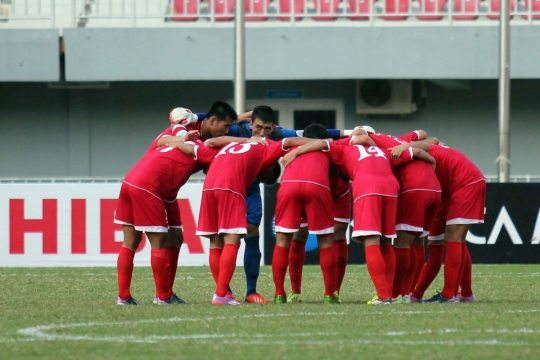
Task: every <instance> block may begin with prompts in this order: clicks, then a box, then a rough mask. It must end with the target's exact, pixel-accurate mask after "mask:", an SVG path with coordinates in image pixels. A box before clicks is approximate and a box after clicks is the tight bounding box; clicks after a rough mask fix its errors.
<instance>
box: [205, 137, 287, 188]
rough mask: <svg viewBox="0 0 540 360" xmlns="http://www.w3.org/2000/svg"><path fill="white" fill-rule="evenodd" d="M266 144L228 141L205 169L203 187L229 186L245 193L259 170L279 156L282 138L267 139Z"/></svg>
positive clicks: (281, 153) (282, 152)
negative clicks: (276, 139)
mask: <svg viewBox="0 0 540 360" xmlns="http://www.w3.org/2000/svg"><path fill="white" fill-rule="evenodd" d="M268 143H269V145H268V146H266V145H263V144H259V143H256V142H246V143H237V142H231V143H230V144H228V145H226V146H224V147H223V148H222V149H221V150H220V151H219V153H218V154H217V155H216V157H215V159H214V161H212V164H211V165H210V168H209V169H208V173H207V174H206V179H205V180H204V186H203V190H214V189H220V190H230V191H232V192H236V193H238V194H240V195H242V196H244V197H245V196H246V191H247V189H248V188H249V186H250V185H251V184H252V183H253V181H255V179H256V178H257V175H258V174H259V173H260V171H261V170H263V169H266V168H268V167H269V166H270V165H272V164H273V163H274V162H276V161H277V159H279V157H280V156H282V155H283V154H284V153H285V151H284V150H283V149H282V147H281V146H282V142H281V141H279V142H275V141H271V140H268Z"/></svg>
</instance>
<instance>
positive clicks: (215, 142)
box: [205, 136, 268, 148]
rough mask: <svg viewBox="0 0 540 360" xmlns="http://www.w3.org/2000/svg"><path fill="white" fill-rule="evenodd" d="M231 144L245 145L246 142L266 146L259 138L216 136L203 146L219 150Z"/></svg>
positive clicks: (262, 139) (266, 143)
mask: <svg viewBox="0 0 540 360" xmlns="http://www.w3.org/2000/svg"><path fill="white" fill-rule="evenodd" d="M231 142H236V143H246V142H256V143H259V144H262V145H268V142H267V141H266V139H264V138H261V137H251V138H239V137H234V136H218V137H215V138H212V139H208V140H206V142H205V145H206V146H208V147H211V148H220V147H223V146H225V145H227V144H229V143H231Z"/></svg>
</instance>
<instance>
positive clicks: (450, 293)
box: [426, 224, 470, 302]
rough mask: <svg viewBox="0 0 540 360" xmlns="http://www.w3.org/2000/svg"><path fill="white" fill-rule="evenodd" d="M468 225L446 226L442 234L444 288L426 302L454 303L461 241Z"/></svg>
mask: <svg viewBox="0 0 540 360" xmlns="http://www.w3.org/2000/svg"><path fill="white" fill-rule="evenodd" d="M469 227H470V225H463V224H460V225H447V226H446V231H445V234H444V240H445V250H446V256H445V260H444V287H443V290H442V292H441V293H440V294H438V295H436V296H434V297H433V298H431V299H429V300H426V301H428V302H454V301H455V297H454V291H455V289H456V286H457V284H458V280H459V279H460V278H459V272H460V270H461V263H462V260H463V259H462V245H461V239H462V237H463V233H466V232H467V231H468V230H469Z"/></svg>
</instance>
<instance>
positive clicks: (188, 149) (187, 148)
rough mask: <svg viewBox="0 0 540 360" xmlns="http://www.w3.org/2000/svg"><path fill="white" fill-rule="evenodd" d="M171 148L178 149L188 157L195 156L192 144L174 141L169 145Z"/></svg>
mask: <svg viewBox="0 0 540 360" xmlns="http://www.w3.org/2000/svg"><path fill="white" fill-rule="evenodd" d="M170 137H176V136H170ZM167 145H168V146H169V147H172V148H177V149H178V150H180V151H182V152H183V153H184V154H186V155H190V156H195V146H194V145H192V144H186V143H185V142H183V141H172V142H170V143H168V144H167Z"/></svg>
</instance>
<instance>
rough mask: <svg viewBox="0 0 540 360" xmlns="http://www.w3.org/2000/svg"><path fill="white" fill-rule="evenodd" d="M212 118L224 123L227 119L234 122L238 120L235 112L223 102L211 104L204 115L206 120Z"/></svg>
mask: <svg viewBox="0 0 540 360" xmlns="http://www.w3.org/2000/svg"><path fill="white" fill-rule="evenodd" d="M212 116H215V117H216V118H217V119H218V121H225V120H227V119H231V120H234V121H236V119H238V115H237V114H236V111H235V110H234V109H233V107H232V106H231V105H229V104H227V103H226V102H225V101H216V102H215V103H213V104H212V106H211V107H210V110H208V112H207V113H206V118H210V117H212Z"/></svg>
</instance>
